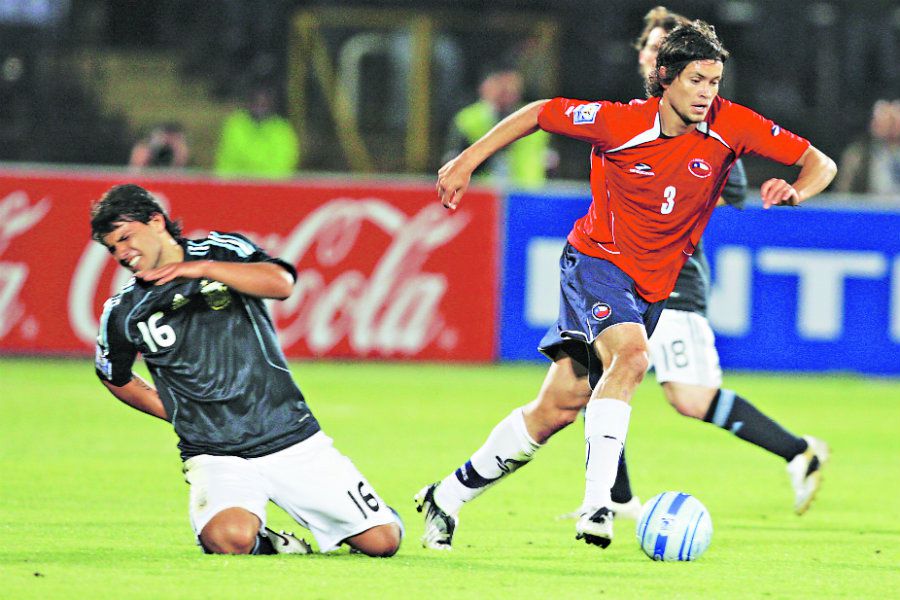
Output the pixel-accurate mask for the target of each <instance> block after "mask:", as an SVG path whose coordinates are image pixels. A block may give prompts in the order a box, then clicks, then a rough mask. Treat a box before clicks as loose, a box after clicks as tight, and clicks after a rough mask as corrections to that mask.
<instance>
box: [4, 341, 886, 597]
mask: <svg viewBox="0 0 900 600" xmlns="http://www.w3.org/2000/svg"><path fill="white" fill-rule="evenodd" d="M293 367H294V372H295V376H296V379H297V381H298V382H299V384H300V387H301V388H302V389H303V390H304V393H305V394H306V395H307V397H308V399H309V401H310V404H311V406H312V409H313V411H314V412H315V414H316V415H317V417H318V418H319V420H320V421H321V422H322V424H323V426H324V428H325V430H326V431H327V432H328V433H329V434H330V435H331V436H332V437H333V438H335V441H336V445H337V447H338V448H340V449H341V450H342V451H343V452H344V453H346V454H347V455H349V456H350V457H351V458H352V459H353V460H354V462H356V464H357V465H358V466H359V467H360V469H361V470H362V471H363V472H364V473H365V474H366V476H367V477H368V479H369V480H370V481H371V482H372V483H373V485H374V486H375V487H376V489H377V490H378V491H379V493H380V494H381V496H382V497H384V498H385V499H386V500H387V501H388V502H390V503H391V504H392V505H393V506H394V507H395V508H397V510H398V511H399V512H400V514H401V515H402V516H403V519H404V520H405V522H406V527H407V537H406V539H405V541H404V544H403V547H402V548H401V550H400V552H399V554H398V555H397V556H396V557H394V558H391V559H369V558H366V557H362V556H356V555H350V554H348V553H347V552H346V551H345V550H342V551H338V552H337V553H336V554H335V555H331V556H322V555H316V556H307V557H303V556H261V557H234V556H231V557H223V556H204V555H202V554H201V553H200V551H199V550H198V549H197V547H196V546H195V545H194V543H193V539H192V534H191V531H190V527H189V524H188V520H187V492H188V488H187V485H186V484H185V483H184V481H183V479H182V477H181V472H180V461H179V459H178V455H177V451H176V448H175V442H176V440H175V436H174V434H173V433H172V431H171V429H170V427H169V426H168V425H167V424H165V423H163V422H161V421H158V420H156V419H153V418H151V417H147V416H145V415H142V414H140V413H138V412H136V411H134V410H132V409H130V408H128V407H126V406H124V405H122V404H120V403H119V402H118V401H116V400H115V399H114V398H113V397H112V396H110V395H109V394H108V393H107V392H106V390H105V389H103V387H102V386H101V385H100V384H99V383H98V382H97V381H96V379H95V377H94V374H93V370H92V365H91V363H90V362H89V361H82V360H32V359H12V358H5V359H0V489H2V492H0V597H3V598H6V599H13V598H41V599H44V598H84V599H94V598H152V599H159V598H165V599H169V598H217V599H219V598H302V599H304V600H313V599H319V598H322V599H325V598H329V599H330V598H354V599H361V598H420V599H423V600H436V599H440V598H478V599H483V598H516V599H526V598H539V599H542V600H543V599H547V598H579V599H582V598H603V597H606V598H708V597H713V598H741V597H745V598H886V597H897V594H898V593H900V592H898V590H900V510H898V509H900V500H898V497H900V483H898V480H900V442H898V435H897V429H898V425H900V381H897V380H870V379H863V378H858V377H851V376H837V375H834V376H830V375H822V376H802V377H801V376H789V375H777V376H776V375H766V376H761V375H760V376H756V375H734V374H729V375H727V376H726V385H728V386H729V387H731V388H733V389H735V390H737V391H738V392H739V393H741V394H742V395H744V396H746V397H747V398H749V399H751V401H753V402H755V403H756V404H757V406H759V407H760V408H761V409H762V410H764V411H765V412H767V413H768V414H770V415H771V416H773V417H774V418H776V419H777V420H779V421H780V422H781V423H783V424H784V425H785V426H786V427H788V428H789V429H791V430H793V431H795V432H796V433H811V434H814V435H817V436H820V437H822V438H824V439H826V440H827V441H828V442H829V443H830V445H831V447H832V451H833V456H832V460H831V462H830V463H829V464H828V466H827V467H826V470H825V472H824V479H825V481H824V485H823V488H822V490H821V492H820V494H819V496H818V498H817V500H816V501H815V503H814V504H813V507H812V509H811V510H810V512H809V513H807V514H806V515H804V516H802V517H797V516H795V515H794V514H793V513H792V511H791V504H792V494H791V489H790V485H789V483H788V480H787V475H786V473H785V470H784V462H783V461H782V460H780V459H778V458H776V457H773V456H771V455H768V454H767V453H765V452H763V451H762V450H760V449H758V448H755V447H753V446H750V445H749V444H747V443H745V442H743V441H741V440H738V439H736V438H733V437H732V436H731V435H729V434H728V433H726V432H724V431H721V430H718V429H715V428H713V427H712V426H710V425H708V424H703V423H699V422H697V421H691V420H688V419H685V418H683V417H680V416H678V415H677V414H676V413H675V412H674V411H673V410H672V409H671V408H669V407H668V405H666V403H665V401H664V400H663V397H662V394H661V392H660V390H659V388H658V386H657V385H656V384H655V382H654V381H653V378H652V375H651V376H650V377H648V379H647V381H645V382H644V384H642V386H641V388H640V390H639V391H638V394H637V397H636V399H635V402H634V412H633V415H632V421H631V429H630V433H629V441H628V446H627V447H628V457H629V462H630V468H631V474H632V481H633V486H634V488H635V491H636V492H637V493H638V495H639V496H641V497H642V498H644V499H647V498H649V497H650V496H651V495H653V494H655V493H657V492H660V491H664V490H670V489H671V490H683V491H687V492H690V493H693V494H695V495H696V496H697V497H698V498H700V499H701V500H702V501H703V502H704V503H705V504H706V506H707V508H708V509H709V510H710V513H711V514H712V519H713V525H714V528H715V534H714V536H713V542H712V546H711V547H710V549H709V550H708V551H707V553H706V554H705V555H704V556H703V557H702V558H701V559H700V560H699V561H697V562H695V563H654V562H652V561H650V560H649V559H647V558H646V557H645V556H644V555H643V553H642V552H641V551H640V549H639V548H638V545H637V543H636V541H635V539H634V524H633V522H630V521H621V522H618V523H617V525H616V539H615V541H614V543H613V545H612V546H611V547H610V548H609V549H608V550H606V551H600V550H598V549H596V548H593V547H588V546H586V545H583V544H581V543H576V542H575V539H574V537H575V535H574V524H573V522H571V521H559V520H555V519H554V517H555V516H556V515H559V514H561V513H565V512H568V511H569V510H572V509H573V508H574V507H575V506H576V505H578V503H579V501H580V499H581V494H582V489H583V487H582V486H583V443H584V442H583V437H582V426H581V424H580V423H578V424H576V425H573V426H572V427H570V428H569V429H567V430H565V431H563V432H560V433H559V434H557V436H556V437H555V438H554V439H553V440H551V441H550V443H549V444H548V445H547V447H546V448H544V449H543V450H542V451H541V452H540V453H539V454H538V456H537V457H536V459H535V461H534V462H533V463H532V464H531V465H529V466H528V467H527V468H525V469H523V470H521V471H520V472H518V473H516V474H515V475H514V476H512V477H510V478H509V479H508V480H507V481H505V482H504V483H503V484H501V485H499V486H498V487H497V488H495V489H492V490H490V491H489V492H487V493H486V494H485V495H484V496H482V497H481V498H479V500H478V501H476V502H474V503H472V504H471V505H469V506H467V507H466V508H465V509H464V510H463V512H462V518H461V524H460V528H459V530H458V533H457V537H456V540H455V544H454V550H453V551H452V552H450V553H437V552H431V551H425V550H423V549H422V548H421V547H420V545H419V543H418V538H419V536H420V535H421V533H422V521H421V519H420V517H419V515H418V514H417V513H416V512H415V509H414V506H413V503H412V496H413V495H414V494H415V493H416V492H417V491H418V490H419V489H420V487H422V486H423V485H424V484H426V483H429V482H431V481H433V480H435V479H438V478H440V477H442V476H444V475H445V474H446V473H448V472H449V471H450V470H452V469H455V468H456V467H457V466H458V465H459V464H460V463H461V462H462V461H464V460H465V459H466V458H467V457H468V455H469V454H470V453H471V452H472V451H473V450H474V449H475V448H476V447H478V446H479V445H480V444H481V442H482V441H483V440H484V438H485V437H486V435H487V434H488V432H489V431H490V429H491V428H492V427H493V426H494V424H495V423H496V422H497V421H499V420H500V419H501V418H502V417H503V416H505V415H506V414H508V412H509V411H510V410H511V409H512V408H513V407H515V406H517V405H520V404H523V403H525V402H526V401H528V400H529V399H531V398H533V397H534V395H535V393H536V391H537V389H538V386H539V385H540V382H541V380H542V378H543V374H544V372H545V369H546V365H542V364H536V365H530V364H529V365H505V366H460V365H421V364H380V363H362V364H353V363H320V362H304V363H295V364H294V365H293ZM270 507H271V510H270V512H269V523H270V525H271V526H273V527H274V528H285V529H298V528H297V527H295V525H294V524H293V523H292V522H291V521H290V519H289V518H288V517H287V516H286V515H285V514H284V513H283V512H281V510H280V509H278V508H277V507H274V506H272V505H270Z"/></svg>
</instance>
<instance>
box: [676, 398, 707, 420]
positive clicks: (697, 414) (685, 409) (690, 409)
mask: <svg viewBox="0 0 900 600" xmlns="http://www.w3.org/2000/svg"><path fill="white" fill-rule="evenodd" d="M669 402H670V403H671V404H672V408H674V409H675V410H677V411H678V412H679V413H680V414H682V415H684V416H685V417H691V418H692V419H702V418H703V417H704V416H706V409H704V408H702V406H701V404H700V403H699V402H696V401H695V400H691V399H684V398H677V399H674V398H673V399H671V400H669Z"/></svg>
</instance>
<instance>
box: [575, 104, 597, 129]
mask: <svg viewBox="0 0 900 600" xmlns="http://www.w3.org/2000/svg"><path fill="white" fill-rule="evenodd" d="M599 110H600V103H599V102H591V103H590V104H579V105H578V106H576V107H575V110H573V111H572V124H573V125H590V124H591V123H593V122H594V121H596V120H597V112H598V111H599Z"/></svg>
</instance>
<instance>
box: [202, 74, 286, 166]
mask: <svg viewBox="0 0 900 600" xmlns="http://www.w3.org/2000/svg"><path fill="white" fill-rule="evenodd" d="M299 162H300V144H299V141H298V139H297V134H296V133H295V132H294V129H293V128H292V127H291V124H290V123H289V122H288V120H287V119H285V118H284V117H282V116H280V115H279V114H278V113H277V112H276V111H275V95H274V93H273V91H272V90H271V89H269V88H255V89H254V90H253V91H252V92H251V93H250V96H249V99H248V102H247V105H246V107H245V108H240V109H238V110H236V111H234V112H233V113H232V114H231V115H229V116H228V118H226V119H225V124H224V125H223V126H222V134H221V137H220V139H219V148H218V150H217V152H216V174H217V175H224V176H252V177H269V178H284V177H290V176H291V175H293V173H294V172H295V171H296V169H297V164H298V163H299Z"/></svg>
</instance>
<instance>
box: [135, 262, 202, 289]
mask: <svg viewBox="0 0 900 600" xmlns="http://www.w3.org/2000/svg"><path fill="white" fill-rule="evenodd" d="M207 262H208V261H203V260H192V261H189V262H176V263H169V264H167V265H163V266H162V267H157V268H156V269H148V270H146V271H138V272H137V273H135V274H134V276H135V277H137V278H139V279H143V280H144V281H148V282H153V284H154V285H165V284H167V283H169V282H170V281H174V280H175V279H178V278H182V279H200V278H201V277H204V276H205V273H206V271H205V268H206V263H207Z"/></svg>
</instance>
